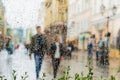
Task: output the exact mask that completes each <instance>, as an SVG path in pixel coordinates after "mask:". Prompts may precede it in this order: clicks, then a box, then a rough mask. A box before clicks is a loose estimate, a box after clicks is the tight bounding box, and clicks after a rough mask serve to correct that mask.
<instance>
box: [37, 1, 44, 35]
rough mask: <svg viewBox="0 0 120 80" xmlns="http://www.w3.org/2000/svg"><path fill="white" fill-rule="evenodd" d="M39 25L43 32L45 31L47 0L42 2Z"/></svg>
mask: <svg viewBox="0 0 120 80" xmlns="http://www.w3.org/2000/svg"><path fill="white" fill-rule="evenodd" d="M38 25H40V26H41V28H42V32H43V33H44V26H45V0H43V1H42V2H41V4H40V9H39V18H38Z"/></svg>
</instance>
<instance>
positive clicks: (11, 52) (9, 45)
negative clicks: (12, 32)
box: [5, 38, 14, 55]
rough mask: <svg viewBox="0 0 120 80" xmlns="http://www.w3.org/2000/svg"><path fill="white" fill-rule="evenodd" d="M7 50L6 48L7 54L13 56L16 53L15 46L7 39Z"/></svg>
mask: <svg viewBox="0 0 120 80" xmlns="http://www.w3.org/2000/svg"><path fill="white" fill-rule="evenodd" d="M5 48H6V50H7V52H8V54H9V55H11V54H13V51H14V44H13V42H12V39H11V38H8V39H7V42H6V45H5Z"/></svg>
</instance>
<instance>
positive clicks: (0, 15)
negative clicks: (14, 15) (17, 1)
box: [0, 0, 6, 35]
mask: <svg viewBox="0 0 120 80" xmlns="http://www.w3.org/2000/svg"><path fill="white" fill-rule="evenodd" d="M4 12H5V10H4V6H3V3H2V0H0V34H1V35H5V33H6V30H5V17H4Z"/></svg>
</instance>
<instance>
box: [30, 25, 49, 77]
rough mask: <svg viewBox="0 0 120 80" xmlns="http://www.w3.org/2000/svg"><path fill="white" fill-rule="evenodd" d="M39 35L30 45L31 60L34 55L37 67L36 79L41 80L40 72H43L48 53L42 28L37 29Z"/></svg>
mask: <svg viewBox="0 0 120 80" xmlns="http://www.w3.org/2000/svg"><path fill="white" fill-rule="evenodd" d="M36 31H37V34H36V35H34V36H33V37H32V39H31V44H30V54H29V56H30V59H32V57H31V54H32V53H34V59H35V66H36V79H39V72H40V70H41V65H42V61H43V58H44V55H45V52H47V53H48V46H47V40H46V37H45V35H43V34H42V33H41V27H40V26H37V27H36Z"/></svg>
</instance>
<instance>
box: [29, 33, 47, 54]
mask: <svg viewBox="0 0 120 80" xmlns="http://www.w3.org/2000/svg"><path fill="white" fill-rule="evenodd" d="M32 53H34V54H36V55H44V53H48V45H47V39H46V37H45V35H43V34H41V35H38V34H36V35H34V36H33V37H32V39H31V44H30V55H31V54H32Z"/></svg>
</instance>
